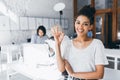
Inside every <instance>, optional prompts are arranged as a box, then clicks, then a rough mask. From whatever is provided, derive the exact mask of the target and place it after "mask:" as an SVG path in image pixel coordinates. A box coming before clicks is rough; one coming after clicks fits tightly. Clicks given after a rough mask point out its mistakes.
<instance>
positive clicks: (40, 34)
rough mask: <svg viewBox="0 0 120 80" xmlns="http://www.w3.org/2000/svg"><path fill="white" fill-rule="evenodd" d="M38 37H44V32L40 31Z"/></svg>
mask: <svg viewBox="0 0 120 80" xmlns="http://www.w3.org/2000/svg"><path fill="white" fill-rule="evenodd" d="M38 35H39V36H40V37H42V36H43V35H44V33H43V31H42V30H41V29H39V31H38Z"/></svg>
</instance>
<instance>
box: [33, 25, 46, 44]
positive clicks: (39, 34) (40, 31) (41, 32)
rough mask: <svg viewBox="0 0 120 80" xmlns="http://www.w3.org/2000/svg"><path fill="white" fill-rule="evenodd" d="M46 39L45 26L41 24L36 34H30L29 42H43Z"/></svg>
mask: <svg viewBox="0 0 120 80" xmlns="http://www.w3.org/2000/svg"><path fill="white" fill-rule="evenodd" d="M46 39H48V36H47V35H46V28H45V27H44V26H43V25H41V26H39V27H38V28H37V34H35V35H32V37H31V43H35V44H43V43H45V40H46Z"/></svg>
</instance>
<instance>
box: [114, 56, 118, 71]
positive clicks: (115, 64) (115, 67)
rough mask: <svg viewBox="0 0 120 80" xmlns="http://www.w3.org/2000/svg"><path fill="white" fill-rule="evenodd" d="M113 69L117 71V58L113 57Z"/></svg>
mask: <svg viewBox="0 0 120 80" xmlns="http://www.w3.org/2000/svg"><path fill="white" fill-rule="evenodd" d="M114 69H115V70H117V58H116V57H115V62H114Z"/></svg>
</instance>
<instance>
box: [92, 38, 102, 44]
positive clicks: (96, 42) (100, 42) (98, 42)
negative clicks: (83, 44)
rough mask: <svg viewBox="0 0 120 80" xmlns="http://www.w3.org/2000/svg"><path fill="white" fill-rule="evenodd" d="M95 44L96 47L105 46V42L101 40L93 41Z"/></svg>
mask: <svg viewBox="0 0 120 80" xmlns="http://www.w3.org/2000/svg"><path fill="white" fill-rule="evenodd" d="M93 43H94V44H95V45H101V44H102V45H103V42H102V41H101V40H100V39H93Z"/></svg>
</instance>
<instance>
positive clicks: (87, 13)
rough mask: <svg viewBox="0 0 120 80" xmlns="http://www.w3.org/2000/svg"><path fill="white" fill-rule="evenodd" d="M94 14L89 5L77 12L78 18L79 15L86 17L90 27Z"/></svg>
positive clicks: (92, 8)
mask: <svg viewBox="0 0 120 80" xmlns="http://www.w3.org/2000/svg"><path fill="white" fill-rule="evenodd" d="M95 12H96V10H95V8H94V7H91V6H90V5H86V6H84V7H82V8H81V9H80V10H79V12H78V16H80V15H84V16H86V17H87V18H88V19H89V20H90V25H92V24H93V23H94V15H95Z"/></svg>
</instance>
